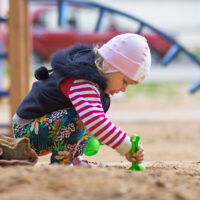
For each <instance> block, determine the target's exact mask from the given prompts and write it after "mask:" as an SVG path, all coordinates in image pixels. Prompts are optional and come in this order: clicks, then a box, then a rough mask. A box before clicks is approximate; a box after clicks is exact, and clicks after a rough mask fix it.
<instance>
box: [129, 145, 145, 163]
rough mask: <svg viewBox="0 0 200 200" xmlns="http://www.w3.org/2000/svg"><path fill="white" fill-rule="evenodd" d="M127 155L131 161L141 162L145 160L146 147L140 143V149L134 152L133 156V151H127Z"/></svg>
mask: <svg viewBox="0 0 200 200" xmlns="http://www.w3.org/2000/svg"><path fill="white" fill-rule="evenodd" d="M125 157H126V159H127V160H128V161H129V162H135V161H136V162H137V163H139V164H141V163H142V162H143V160H144V149H143V147H142V146H141V145H139V150H138V151H137V152H136V153H134V155H133V157H132V153H131V151H129V152H128V153H126V154H125Z"/></svg>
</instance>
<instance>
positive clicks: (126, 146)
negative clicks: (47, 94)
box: [61, 79, 131, 155]
mask: <svg viewBox="0 0 200 200" xmlns="http://www.w3.org/2000/svg"><path fill="white" fill-rule="evenodd" d="M61 90H62V84H61ZM62 91H63V90H62ZM63 93H64V94H66V91H63ZM67 97H68V98H69V99H70V100H71V102H72V104H73V106H74V108H75V109H76V111H77V113H78V114H79V116H80V118H81V120H82V122H83V123H84V125H85V128H86V129H87V130H89V132H90V133H91V134H93V135H94V136H95V137H96V138H97V139H98V140H99V141H100V142H102V143H104V144H106V145H108V146H110V147H112V148H113V149H116V150H117V151H118V152H119V153H120V154H121V155H125V154H126V153H127V152H129V151H130V150H131V142H130V138H129V136H128V135H127V134H126V133H125V132H123V131H122V130H121V129H119V128H117V127H116V126H115V125H114V124H113V123H112V122H111V121H110V120H109V119H108V118H106V116H105V113H104V111H103V107H102V103H101V99H100V94H99V91H98V89H97V87H96V86H95V85H94V84H92V83H91V82H89V81H87V80H81V79H79V80H74V81H73V83H72V84H71V86H70V89H69V92H68V94H67Z"/></svg>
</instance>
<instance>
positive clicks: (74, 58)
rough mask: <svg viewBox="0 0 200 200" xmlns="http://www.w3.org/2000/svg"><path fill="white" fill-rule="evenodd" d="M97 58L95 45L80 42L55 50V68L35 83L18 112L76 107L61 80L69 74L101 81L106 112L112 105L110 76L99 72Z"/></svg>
mask: <svg viewBox="0 0 200 200" xmlns="http://www.w3.org/2000/svg"><path fill="white" fill-rule="evenodd" d="M94 61H95V54H94V50H93V45H81V44H80V45H75V46H72V47H71V48H68V49H63V50H59V51H57V52H55V53H54V54H53V55H52V57H51V66H52V68H53V72H52V73H51V74H50V75H49V77H48V78H46V79H45V80H39V81H36V82H34V83H33V85H32V89H31V91H30V92H29V94H28V95H27V96H26V97H25V98H24V100H23V101H22V103H21V104H20V105H19V107H18V108H17V111H16V113H17V114H18V116H19V117H21V118H24V119H33V118H38V117H42V116H43V115H45V114H47V113H51V112H53V111H56V110H60V109H64V108H71V107H72V108H73V105H72V104H71V101H70V100H69V99H68V98H67V97H66V96H65V95H64V94H63V93H62V92H61V90H60V83H61V82H62V81H63V80H65V79H67V78H83V79H86V80H89V81H91V82H93V83H95V84H97V85H98V86H99V88H100V94H101V95H100V96H101V102H102V105H103V109H104V112H106V111H107V110H108V109H109V106H110V97H109V96H108V95H107V94H105V89H106V78H105V77H104V76H103V75H102V74H100V73H99V72H98V70H97V68H96V65H95V62H94Z"/></svg>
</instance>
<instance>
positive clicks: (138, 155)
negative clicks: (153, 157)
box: [134, 150, 144, 157]
mask: <svg viewBox="0 0 200 200" xmlns="http://www.w3.org/2000/svg"><path fill="white" fill-rule="evenodd" d="M140 156H144V150H139V151H137V152H136V153H134V157H140Z"/></svg>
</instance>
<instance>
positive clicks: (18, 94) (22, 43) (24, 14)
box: [0, 0, 200, 128]
mask: <svg viewBox="0 0 200 200" xmlns="http://www.w3.org/2000/svg"><path fill="white" fill-rule="evenodd" d="M29 2H33V3H38V4H52V3H53V4H54V5H55V4H57V7H58V13H59V19H58V20H59V23H60V24H62V21H63V17H64V16H65V13H64V12H65V9H64V7H65V6H66V4H73V5H74V6H85V7H91V8H96V9H98V10H99V16H98V18H97V21H96V24H95V27H94V32H100V31H101V28H102V24H103V20H105V19H106V15H107V14H108V13H114V14H117V15H121V16H123V17H126V18H129V19H131V20H133V21H134V22H137V23H138V29H137V30H136V31H135V32H136V33H137V34H142V31H143V29H144V28H147V29H149V30H151V31H153V32H155V33H157V34H158V35H160V36H161V37H163V38H164V39H165V40H167V41H169V42H170V43H171V44H172V45H171V48H170V49H169V50H168V52H167V53H166V54H165V55H164V56H163V58H162V60H161V63H162V64H163V66H166V65H167V64H169V63H170V62H171V61H172V60H173V59H174V58H175V57H176V56H177V55H178V53H179V52H183V53H184V54H185V55H186V56H188V58H190V59H191V60H192V61H193V62H194V63H195V64H197V66H198V67H200V60H199V59H198V58H197V57H196V56H195V55H194V54H192V53H191V52H190V51H188V50H187V49H186V48H184V47H183V46H182V45H181V44H179V43H178V42H177V41H176V40H175V39H174V38H172V37H170V36H169V35H167V34H166V33H164V32H162V31H161V30H159V29H157V28H156V27H154V26H152V25H151V24H149V23H147V22H145V21H143V20H141V19H139V18H137V17H135V16H133V15H130V14H127V13H124V12H122V11H119V10H117V9H113V8H109V7H106V6H103V5H101V4H98V3H93V2H89V1H72V0H44V1H41V0H18V1H16V0H9V6H10V10H9V19H6V18H0V23H7V24H8V26H7V27H8V29H9V37H8V40H9V45H8V54H6V53H1V54H0V59H2V58H8V62H9V65H10V80H11V81H10V83H11V88H10V91H9V96H10V102H11V115H13V114H14V113H15V110H16V108H17V106H18V105H19V103H20V102H21V101H22V99H23V98H24V96H25V95H26V94H27V93H28V91H29V65H30V49H31V48H30V47H31V45H30V22H29V14H28V5H29ZM198 89H200V80H198V81H196V82H195V83H194V84H193V85H192V87H191V89H190V92H191V93H194V92H196V91H197V90H198ZM7 95H8V92H7V91H2V92H0V96H7ZM3 127H5V126H4V125H3ZM8 127H9V125H8ZM0 128H1V125H0Z"/></svg>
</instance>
